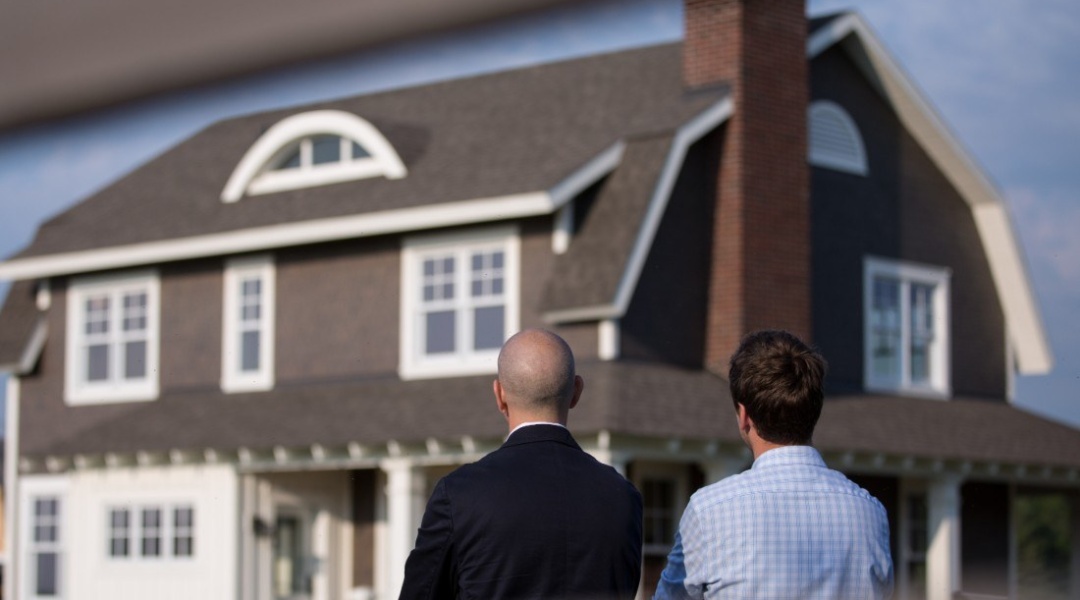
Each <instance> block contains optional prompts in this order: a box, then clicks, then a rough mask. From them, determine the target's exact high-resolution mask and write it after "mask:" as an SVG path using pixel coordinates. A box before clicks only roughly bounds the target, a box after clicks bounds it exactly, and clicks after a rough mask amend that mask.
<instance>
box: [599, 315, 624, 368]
mask: <svg viewBox="0 0 1080 600" xmlns="http://www.w3.org/2000/svg"><path fill="white" fill-rule="evenodd" d="M597 334H598V337H599V348H598V354H599V356H600V360H615V359H617V358H619V337H620V336H619V320H618V319H603V320H602V321H600V326H599V327H597Z"/></svg>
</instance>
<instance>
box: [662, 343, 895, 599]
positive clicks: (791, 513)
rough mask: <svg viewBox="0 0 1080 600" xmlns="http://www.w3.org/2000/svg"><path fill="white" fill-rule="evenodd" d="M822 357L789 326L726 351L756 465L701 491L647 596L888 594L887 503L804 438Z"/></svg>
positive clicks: (817, 404)
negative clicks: (652, 591) (829, 462)
mask: <svg viewBox="0 0 1080 600" xmlns="http://www.w3.org/2000/svg"><path fill="white" fill-rule="evenodd" d="M824 376H825V361H824V359H823V358H822V357H821V355H820V354H818V353H816V352H814V351H813V350H812V349H811V348H810V347H808V346H807V345H806V344H804V343H803V342H802V341H801V340H799V339H798V338H797V337H795V336H794V335H791V334H790V333H787V332H784V331H759V332H755V333H751V334H750V335H748V336H747V337H746V338H745V339H744V340H743V341H742V344H741V345H740V346H739V349H738V350H737V351H736V352H735V355H734V356H732V358H731V369H730V373H729V381H730V385H731V395H732V399H733V400H734V403H735V412H736V415H737V418H738V423H739V432H740V434H741V435H742V438H743V441H744V442H746V444H747V445H748V446H749V447H750V449H751V450H752V451H753V453H754V465H753V467H752V468H751V469H750V470H748V471H746V472H744V473H741V474H739V475H735V476H732V477H728V478H726V479H724V480H723V481H720V482H718V483H715V484H713V485H710V486H708V487H705V488H702V489H701V490H698V492H697V493H695V494H694V495H693V497H692V498H691V499H690V504H689V505H688V506H687V507H686V511H685V512H684V513H683V518H682V521H681V522H680V524H679V533H678V535H677V536H676V538H675V546H674V547H673V548H672V550H671V554H670V555H669V556H668V563H667V567H666V568H665V569H664V572H663V574H662V575H661V578H660V584H659V586H658V587H657V590H656V595H655V596H654V600H666V599H669V598H671V599H675V598H709V599H715V600H719V599H723V600H744V599H745V600H751V599H760V600H764V599H769V600H813V599H821V600H872V599H873V600H876V599H879V598H888V597H889V596H890V595H891V594H892V585H893V568H892V558H891V556H890V552H889V523H888V519H887V517H886V515H885V509H884V508H883V507H882V506H881V503H880V502H878V501H877V499H876V498H874V497H873V496H871V495H870V494H869V493H868V492H867V491H866V490H863V489H862V488H860V487H859V486H857V485H855V484H854V483H852V482H851V481H850V480H848V478H847V477H844V475H843V474H841V473H839V472H837V471H833V470H831V469H829V468H828V467H826V466H825V462H824V461H823V460H822V459H821V455H820V454H818V452H817V450H815V449H814V448H813V447H811V445H810V443H811V437H812V436H813V433H814V426H815V425H816V424H817V420H818V417H819V416H820V415H821V407H822V402H823V393H822V380H823V379H824Z"/></svg>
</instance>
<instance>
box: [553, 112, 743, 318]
mask: <svg viewBox="0 0 1080 600" xmlns="http://www.w3.org/2000/svg"><path fill="white" fill-rule="evenodd" d="M733 110H734V103H733V101H732V100H731V98H724V99H723V100H721V101H719V102H717V103H716V104H713V105H712V106H710V107H709V108H707V109H705V111H703V112H702V113H701V114H699V115H698V116H696V117H694V118H693V119H691V120H690V121H689V122H687V123H686V124H684V125H683V126H682V127H680V128H679V129H678V130H677V131H676V132H675V138H674V140H672V143H671V149H670V150H669V151H668V156H667V159H666V161H665V162H664V168H663V170H662V171H661V173H660V178H659V180H658V181H657V183H656V188H655V189H654V190H653V194H652V198H651V199H650V200H649V208H648V209H647V211H646V213H645V219H644V220H643V221H642V224H641V228H640V229H639V230H638V234H637V238H636V240H635V242H634V246H633V248H632V249H631V251H630V257H629V260H627V262H626V269H625V270H624V271H623V275H622V278H621V279H620V280H619V286H618V288H617V291H616V292H615V298H614V300H613V302H612V303H611V304H610V305H607V304H603V305H597V306H594V307H582V308H573V309H569V310H561V311H553V312H549V313H546V314H545V315H544V320H546V321H548V322H552V323H561V322H569V321H574V320H585V319H609V318H621V317H622V316H624V315H625V314H626V310H627V308H629V306H630V299H631V298H632V297H633V293H634V289H635V288H636V287H637V282H638V279H639V278H640V277H641V270H642V269H643V268H644V267H645V259H646V258H648V256H649V250H650V248H652V242H653V239H654V238H655V237H656V231H657V229H659V227H660V220H661V219H662V218H663V216H664V211H665V210H666V209H667V204H668V201H669V200H670V199H671V190H672V188H674V187H675V180H676V178H677V177H678V175H679V171H680V170H681V169H682V164H683V159H684V158H686V151H687V149H688V148H689V147H690V145H691V144H693V143H694V142H696V141H698V140H699V139H701V138H702V137H703V136H704V135H705V134H707V133H708V132H710V131H712V130H714V129H716V128H717V127H718V126H719V125H720V124H721V123H723V122H724V121H726V120H727V119H728V118H729V117H730V116H731V114H732V111H733Z"/></svg>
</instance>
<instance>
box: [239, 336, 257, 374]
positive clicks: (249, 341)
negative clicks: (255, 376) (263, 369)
mask: <svg viewBox="0 0 1080 600" xmlns="http://www.w3.org/2000/svg"><path fill="white" fill-rule="evenodd" d="M259 337H260V335H259V332H258V331H245V332H244V333H243V334H241V343H240V345H241V349H240V370H241V371H258V370H259Z"/></svg>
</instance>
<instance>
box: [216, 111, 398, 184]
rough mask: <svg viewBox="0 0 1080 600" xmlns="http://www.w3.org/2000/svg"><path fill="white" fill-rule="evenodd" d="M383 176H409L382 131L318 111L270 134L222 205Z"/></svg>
mask: <svg viewBox="0 0 1080 600" xmlns="http://www.w3.org/2000/svg"><path fill="white" fill-rule="evenodd" d="M379 176H382V177H386V178H387V179H400V178H402V177H404V176H405V165H404V164H402V162H401V159H400V158H399V157H398V155H397V152H395V151H394V147H393V146H391V145H390V143H389V142H387V141H386V138H385V137H383V135H382V134H381V133H379V130H377V129H375V127H374V126H372V125H371V123H368V122H367V121H365V120H364V119H361V118H360V117H358V116H356V115H354V114H351V113H347V112H343V111H339V110H317V111H312V112H306V113H302V114H298V115H293V116H291V117H287V118H285V119H282V120H281V121H279V122H278V123H277V124H275V125H274V126H273V127H271V128H270V129H268V130H267V131H266V133H264V134H263V135H262V137H260V138H259V139H258V141H256V142H255V144H253V145H252V146H251V148H249V149H248V151H247V153H246V154H244V157H243V158H242V159H241V160H240V163H239V164H238V165H236V169H234V170H233V173H232V175H231V176H230V177H229V182H228V183H227V184H225V189H224V190H223V191H222V192H221V201H222V202H236V201H237V200H240V198H243V197H244V196H255V195H258V194H270V193H273V192H283V191H285V190H295V189H299V188H305V187H313V186H317V185H326V184H329V183H340V182H342V181H352V180H355V179H366V178H368V177H379Z"/></svg>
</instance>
